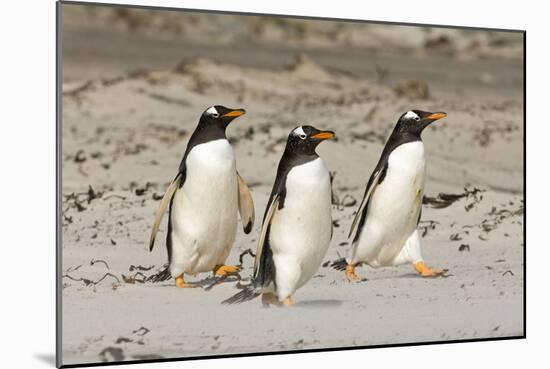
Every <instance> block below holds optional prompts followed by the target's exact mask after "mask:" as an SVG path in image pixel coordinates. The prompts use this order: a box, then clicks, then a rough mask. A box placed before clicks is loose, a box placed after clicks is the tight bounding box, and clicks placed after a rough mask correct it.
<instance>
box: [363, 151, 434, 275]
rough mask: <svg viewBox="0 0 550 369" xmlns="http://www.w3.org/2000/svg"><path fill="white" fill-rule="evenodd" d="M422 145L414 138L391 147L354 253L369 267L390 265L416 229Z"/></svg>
mask: <svg viewBox="0 0 550 369" xmlns="http://www.w3.org/2000/svg"><path fill="white" fill-rule="evenodd" d="M425 166H426V164H425V157H424V144H423V143H422V141H414V142H409V143H405V144H402V145H400V146H398V147H397V148H395V149H394V150H393V151H392V152H391V153H390V155H389V157H388V162H387V169H386V173H385V177H384V178H383V180H382V183H380V184H379V185H378V186H377V188H376V190H375V191H374V193H373V195H372V197H371V199H370V201H369V206H368V209H367V219H366V222H365V224H364V226H363V229H362V230H361V236H360V239H359V243H358V246H357V250H356V253H357V254H358V255H359V258H361V259H363V260H367V261H368V263H369V264H370V265H371V266H375V267H376V266H387V265H392V262H393V260H394V259H395V257H396V256H397V254H398V253H399V252H400V251H401V249H402V248H403V246H404V244H405V241H406V240H407V239H408V238H409V236H410V235H411V234H412V232H413V231H414V230H415V229H416V226H417V221H418V217H419V214H420V209H421V206H422V196H423V193H424V177H425Z"/></svg>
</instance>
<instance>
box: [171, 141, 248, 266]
mask: <svg viewBox="0 0 550 369" xmlns="http://www.w3.org/2000/svg"><path fill="white" fill-rule="evenodd" d="M237 186H238V185H237V175H236V169H235V155H234V152H233V149H232V148H231V146H230V144H229V142H228V141H227V140H225V139H222V140H216V141H211V142H208V143H205V144H200V145H197V146H196V147H194V148H193V149H192V150H191V152H190V153H189V154H188V156H187V160H186V179H185V183H184V185H183V187H182V188H181V189H180V190H177V191H176V193H175V195H174V199H173V204H172V263H171V264H172V265H171V268H172V271H173V274H174V273H175V274H177V272H180V273H182V272H185V273H189V274H195V273H198V272H206V271H211V270H212V269H213V268H214V267H215V266H216V265H217V264H222V263H224V261H225V259H226V258H227V256H228V254H229V251H230V250H231V246H232V245H233V242H234V241H235V235H236V232H237V212H238V204H237V203H238V198H237V196H238V195H237ZM180 269H181V270H180Z"/></svg>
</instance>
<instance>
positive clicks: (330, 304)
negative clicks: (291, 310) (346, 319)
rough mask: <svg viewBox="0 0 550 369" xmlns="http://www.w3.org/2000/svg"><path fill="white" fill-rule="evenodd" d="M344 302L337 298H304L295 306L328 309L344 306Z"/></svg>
mask: <svg viewBox="0 0 550 369" xmlns="http://www.w3.org/2000/svg"><path fill="white" fill-rule="evenodd" d="M343 303H344V302H343V301H342V300H336V299H315V300H303V301H297V302H296V303H295V304H294V307H295V308H307V309H327V308H337V307H340V306H342V304H343Z"/></svg>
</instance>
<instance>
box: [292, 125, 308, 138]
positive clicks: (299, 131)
mask: <svg viewBox="0 0 550 369" xmlns="http://www.w3.org/2000/svg"><path fill="white" fill-rule="evenodd" d="M292 134H293V135H294V136H298V137H300V138H301V139H302V140H303V139H305V138H306V137H307V135H306V133H305V132H304V130H303V129H302V127H301V126H300V127H297V128H295V129H294V131H292Z"/></svg>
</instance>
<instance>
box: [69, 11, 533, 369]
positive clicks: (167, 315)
mask: <svg viewBox="0 0 550 369" xmlns="http://www.w3.org/2000/svg"><path fill="white" fill-rule="evenodd" d="M62 9H63V14H62V25H63V32H62V55H63V59H62V74H63V76H62V82H63V83H62V99H63V100H62V101H63V111H62V124H63V128H62V135H63V137H62V140H63V157H62V161H63V189H62V192H63V209H64V211H63V219H62V221H63V246H62V247H63V265H62V266H61V268H62V273H63V275H64V277H63V291H62V293H63V330H62V334H63V352H64V359H63V362H64V363H65V364H69V363H82V362H92V361H110V360H132V359H144V358H160V357H182V356H198V355H216V354H228V353H243V352H267V351H280V350H293V349H308V348H326V347H344V346H357V345H374V344H388V343H404V342H419V341H434V340H456V339H470V338H484V337H502V336H512V335H521V334H523V314H524V311H523V236H522V235H523V212H524V203H523V170H524V168H523V135H524V131H523V43H522V40H523V38H522V35H521V34H520V33H512V32H494V31H493V32H486V31H474V30H459V29H444V28H420V27H412V26H395V25H380V24H367V23H349V22H328V21H320V20H300V19H287V18H274V17H258V16H240V15H219V14H204V13H197V12H193V13H185V12H174V11H152V10H135V9H128V8H117V7H96V6H80V5H63V7H62ZM214 104H222V105H226V106H230V107H244V108H245V109H246V110H247V112H248V113H247V115H245V116H244V117H242V118H239V119H238V120H237V121H235V122H234V123H233V124H232V125H231V126H230V127H229V129H228V137H229V138H230V140H231V142H232V144H233V146H234V148H235V150H236V153H237V166H238V169H239V171H240V173H241V174H242V176H243V177H244V178H245V180H246V181H247V182H248V183H249V185H250V186H251V189H252V191H253V196H254V200H255V204H256V215H257V219H256V225H255V230H254V231H253V232H252V233H251V234H250V235H249V236H245V235H244V234H242V232H241V231H239V233H238V237H237V241H236V244H235V246H234V250H233V252H232V254H231V255H230V257H229V260H228V263H238V257H239V254H241V252H243V251H245V250H247V249H248V248H252V249H253V250H255V246H256V243H255V242H256V237H257V233H258V230H259V227H260V224H259V222H260V220H261V216H262V215H263V211H264V207H265V204H266V202H267V196H268V194H269V191H270V189H271V185H272V183H273V179H274V175H275V170H276V165H277V163H278V160H279V158H280V155H281V153H282V150H283V149H284V143H285V140H286V135H287V134H288V132H289V131H290V129H292V128H293V127H295V126H296V125H298V124H305V123H309V124H313V125H315V126H317V127H319V128H325V129H332V130H335V131H336V133H337V137H338V139H337V140H335V141H333V142H327V143H324V144H323V145H321V146H320V148H319V153H320V155H321V156H322V157H323V159H324V160H325V162H326V163H327V166H328V167H329V169H330V170H331V171H333V172H334V183H333V189H334V193H335V196H336V198H335V199H334V200H335V201H334V202H335V204H334V208H333V218H334V221H335V233H334V238H333V240H332V243H331V247H330V249H329V253H328V255H327V257H326V261H327V262H328V261H331V260H335V259H337V258H338V257H339V256H345V255H346V252H347V250H348V247H349V243H348V240H347V238H346V236H347V231H348V230H349V226H350V223H351V220H352V219H353V213H354V211H355V210H356V207H357V205H358V203H357V202H358V201H360V200H361V196H362V194H363V191H364V186H365V184H366V181H367V180H368V178H369V176H370V173H371V171H372V169H373V168H374V166H375V164H376V162H377V160H378V157H379V155H380V152H381V149H382V147H383V144H384V142H385V140H386V138H387V136H388V134H389V132H390V131H391V130H392V128H393V126H394V124H395V122H396V120H397V118H398V117H399V115H400V114H401V113H403V112H405V111H407V110H409V109H423V110H433V111H446V112H447V113H448V118H446V119H444V120H442V121H440V122H438V123H436V124H434V125H433V126H431V127H430V128H429V129H427V130H426V131H425V133H424V135H423V138H424V142H425V146H426V150H427V160H428V173H427V183H426V194H425V195H426V197H427V198H426V204H425V206H424V209H423V221H422V222H421V223H420V227H421V231H422V234H423V250H424V257H425V258H426V260H427V262H428V263H429V264H430V265H433V266H435V267H443V268H448V269H449V277H448V278H440V279H430V280H426V279H421V278H418V277H417V276H416V275H414V274H413V273H412V269H411V267H410V266H401V267H397V268H381V269H376V270H374V269H371V268H367V267H365V268H362V269H360V271H359V273H361V274H362V275H363V276H366V277H367V278H369V280H368V281H367V282H362V283H357V284H350V283H348V282H347V281H345V280H344V277H343V274H342V273H339V272H336V271H334V270H332V269H330V268H328V267H321V268H320V270H319V272H318V274H317V275H316V276H315V277H314V278H313V279H312V280H311V281H310V283H309V284H307V285H306V286H305V287H304V288H303V289H301V290H300V291H299V292H298V293H297V295H296V297H295V300H296V302H297V306H296V307H295V308H294V309H262V308H261V307H260V303H259V301H252V302H250V303H247V304H243V305H239V306H232V307H225V306H221V305H220V304H219V302H220V301H221V300H223V299H225V298H227V297H229V296H230V295H231V294H233V293H235V292H236V291H237V289H236V288H235V286H234V284H232V283H225V284H221V285H218V286H216V287H214V288H213V289H211V290H209V291H205V290H200V289H196V290H185V291H181V290H177V289H176V288H174V287H173V286H172V282H171V281H170V282H169V283H160V284H153V283H140V281H142V280H143V279H144V278H146V277H147V276H149V275H151V274H153V273H154V272H155V271H156V270H158V269H159V268H161V267H162V265H163V264H164V263H165V261H166V251H165V248H164V247H163V242H162V241H163V239H164V236H165V233H164V230H165V226H163V227H162V228H161V233H160V235H159V240H161V242H158V244H157V247H156V248H155V250H154V251H153V253H151V254H150V253H149V252H148V250H147V239H148V236H149V231H150V226H151V223H152V218H153V215H154V212H155V210H156V208H157V206H158V201H159V197H160V196H162V194H163V191H164V189H165V188H166V186H167V184H168V183H169V181H170V180H171V178H172V177H173V176H174V175H175V172H176V169H177V166H178V164H179V161H180V160H181V156H182V153H183V151H184V149H185V145H186V143H187V139H188V138H189V135H190V133H192V131H193V130H194V128H195V125H196V124H197V122H198V118H199V116H200V114H201V113H202V111H204V109H206V108H207V107H208V106H210V105H214ZM476 189H478V190H480V191H477V190H476ZM440 193H444V194H456V195H464V196H463V197H461V198H460V199H458V200H457V201H455V202H445V201H442V200H441V197H438V194H440ZM443 197H444V196H443ZM243 268H244V269H243V272H242V273H241V274H242V276H243V278H246V277H248V276H249V275H250V273H251V268H252V259H251V258H250V257H245V258H244V262H243ZM140 273H141V274H140ZM102 277H105V278H104V279H101V278H102ZM206 277H208V276H207V275H206V274H205V275H199V276H196V277H195V280H197V281H198V280H203V279H204V278H206ZM98 281H99V282H98Z"/></svg>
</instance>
